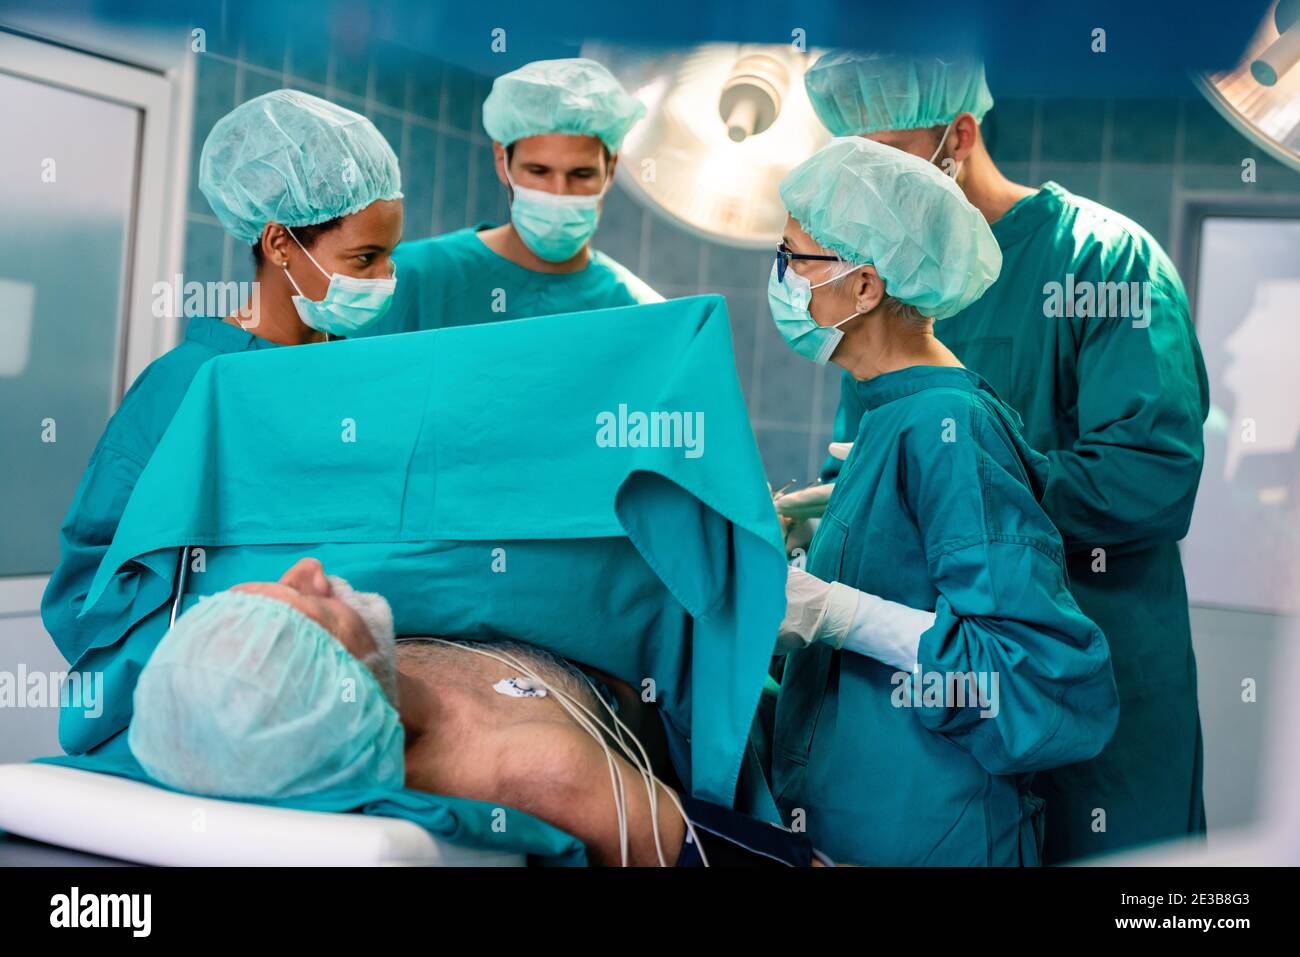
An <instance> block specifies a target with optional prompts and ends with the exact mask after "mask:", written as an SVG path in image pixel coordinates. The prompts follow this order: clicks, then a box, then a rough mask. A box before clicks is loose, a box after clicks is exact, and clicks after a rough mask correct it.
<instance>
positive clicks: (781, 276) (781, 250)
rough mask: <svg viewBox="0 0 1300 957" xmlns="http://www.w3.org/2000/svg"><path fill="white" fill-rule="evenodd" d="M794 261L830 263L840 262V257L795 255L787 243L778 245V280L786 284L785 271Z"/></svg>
mask: <svg viewBox="0 0 1300 957" xmlns="http://www.w3.org/2000/svg"><path fill="white" fill-rule="evenodd" d="M792 259H811V260H815V261H818V262H830V263H835V262H839V261H840V257H839V256H814V255H812V254H811V253H793V252H791V251H790V250H789V248H788V247H787V246H786V244H785V243H778V244H777V247H776V278H777V280H778V281H780V282H785V271H786V270H787V269H789V268H790V260H792Z"/></svg>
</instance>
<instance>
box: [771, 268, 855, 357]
mask: <svg viewBox="0 0 1300 957" xmlns="http://www.w3.org/2000/svg"><path fill="white" fill-rule="evenodd" d="M853 268H854V269H856V268H857V267H856V266H854V267H853ZM842 275H845V274H844V273H840V274H839V275H835V276H832V277H831V278H830V279H825V280H823V281H822V282H819V283H816V284H813V283H810V282H809V281H808V280H807V279H805V278H804V277H803V276H801V275H799V274H798V273H797V272H795V271H794V270H793V269H787V270H786V271H785V278H784V279H778V278H777V268H776V263H773V264H772V275H771V276H769V277H768V280H767V304H768V307H769V308H770V309H771V310H772V319H773V320H774V321H775V322H776V331H777V332H779V333H781V337H782V338H783V339H785V341H786V342H787V343H788V344H789V346H790V348H791V349H793V350H794V351H795V352H797V353H799V355H801V356H803V357H804V358H805V359H811V360H812V361H813V362H816V363H817V364H818V365H825V364H826V362H827V360H828V359H830V357H831V353H833V352H834V351H835V347H836V346H838V345H839V344H840V340H841V339H843V338H844V333H843V332H841V331H840V326H842V325H844V323H846V322H848V321H849V320H850V319H854V318H856V317H857V316H858V315H859V314H858V313H856V312H855V313H854V314H853V315H851V316H846V317H845V318H843V319H841V320H840V321H839V322H837V323H835V324H834V325H832V326H822V325H818V323H817V320H816V319H814V318H813V317H812V313H810V312H809V311H808V308H809V306H811V305H812V291H813V290H814V289H816V288H817V287H818V286H824V285H826V284H827V283H828V282H834V281H835V280H836V279H838V278H840V276H842Z"/></svg>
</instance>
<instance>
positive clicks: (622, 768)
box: [489, 721, 685, 866]
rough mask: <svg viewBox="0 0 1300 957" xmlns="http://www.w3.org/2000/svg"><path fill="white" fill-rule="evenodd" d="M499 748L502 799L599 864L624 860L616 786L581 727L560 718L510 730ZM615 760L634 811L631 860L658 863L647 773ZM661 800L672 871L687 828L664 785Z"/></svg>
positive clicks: (666, 854) (630, 829)
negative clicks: (562, 834)
mask: <svg viewBox="0 0 1300 957" xmlns="http://www.w3.org/2000/svg"><path fill="white" fill-rule="evenodd" d="M498 744H499V750H498V756H499V757H498V761H497V769H498V773H499V778H498V783H499V787H500V790H499V792H498V795H497V796H496V798H494V799H495V800H500V801H501V802H502V803H504V804H507V805H509V806H510V807H515V808H518V809H519V810H521V811H526V812H528V813H529V814H532V815H533V816H534V817H538V818H541V819H542V820H543V821H546V822H548V823H550V824H553V825H555V826H556V827H558V828H560V829H561V830H563V831H566V832H568V833H569V834H572V835H573V836H574V837H576V838H578V839H579V840H581V841H582V842H583V843H584V844H586V846H587V851H588V856H589V857H590V858H591V862H592V863H593V864H597V865H613V866H617V865H618V864H619V863H621V856H620V850H619V832H618V815H617V813H616V811H615V807H614V797H613V781H612V779H611V776H610V770H609V764H608V762H607V761H606V758H605V753H604V751H602V750H601V747H600V745H598V744H597V743H596V742H595V741H594V740H593V739H592V738H591V737H590V736H589V735H587V733H586V732H584V731H583V730H582V729H580V728H578V727H576V726H573V725H562V724H558V723H556V722H554V721H538V722H534V723H525V724H518V725H514V726H512V727H510V728H507V729H503V731H502V732H501V735H500V739H499V741H498ZM614 760H615V767H616V768H617V769H618V772H619V774H620V775H621V776H622V781H623V793H624V797H625V801H626V806H627V821H628V863H629V864H631V865H634V866H637V865H641V866H654V865H656V864H658V863H659V858H658V856H657V854H656V851H655V844H654V831H653V830H652V829H651V816H650V796H649V794H648V793H647V791H646V787H645V784H644V782H643V779H642V777H641V775H640V774H639V773H638V772H637V771H635V770H634V769H633V768H632V766H631V765H630V764H629V763H628V762H627V761H625V760H624V759H623V758H622V757H619V756H617V755H615V758H614ZM657 798H658V805H659V815H658V816H659V839H660V844H661V846H662V848H663V853H664V861H665V863H667V864H668V865H670V866H671V865H672V864H674V863H676V860H677V853H678V851H679V850H680V849H681V845H682V839H683V837H684V836H685V825H684V824H683V823H682V817H681V815H680V814H679V813H678V811H677V806H676V804H674V803H673V800H672V797H671V795H670V792H669V791H668V789H667V788H665V787H663V786H662V785H659V786H657ZM492 799H493V798H489V800H492ZM507 826H509V825H508V824H507Z"/></svg>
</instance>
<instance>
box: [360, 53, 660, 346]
mask: <svg viewBox="0 0 1300 957" xmlns="http://www.w3.org/2000/svg"><path fill="white" fill-rule="evenodd" d="M644 113H645V107H644V106H642V105H641V103H640V102H639V101H638V100H637V99H636V98H635V97H633V96H631V95H629V94H628V93H627V91H626V90H624V89H623V87H622V86H621V85H620V84H619V82H618V80H616V79H615V78H614V77H613V75H612V74H611V73H610V72H609V71H608V70H606V69H605V68H604V67H603V66H601V65H600V64H599V63H596V62H595V61H594V60H587V59H570V60H538V61H536V62H533V63H529V64H527V65H525V66H523V67H520V68H519V69H518V70H514V71H513V72H510V73H507V74H505V75H503V76H499V77H497V79H496V80H495V81H494V82H493V84H492V92H491V93H490V94H489V95H488V98H487V100H486V101H484V103H483V128H484V129H485V130H486V131H487V134H488V136H490V137H491V138H492V142H493V145H492V153H493V156H494V158H495V161H496V175H497V178H498V179H499V180H500V181H501V184H502V185H503V186H504V187H505V188H506V190H507V191H508V193H509V196H510V221H509V222H507V223H505V224H504V225H500V226H495V225H492V224H491V223H478V224H476V225H474V226H470V227H466V228H464V229H458V230H455V231H454V232H450V233H447V234H445V235H442V236H435V237H432V238H429V239H420V240H415V241H411V242H406V243H403V244H402V245H401V247H400V248H398V250H397V252H396V254H395V256H394V259H395V260H396V262H397V273H398V277H399V278H400V279H401V282H400V283H399V285H398V291H397V295H396V297H395V299H394V302H393V307H392V310H391V311H390V312H389V315H388V316H387V317H386V318H385V319H384V321H383V322H381V323H378V324H377V325H376V326H375V327H374V329H373V330H372V331H373V332H374V333H375V334H382V333H391V332H414V331H417V330H421V329H436V328H445V327H448V326H464V325H473V324H476V323H481V322H496V321H498V320H502V319H523V318H528V317H531V316H544V315H550V314H553V313H561V312H576V311H582V310H586V309H607V308H611V307H614V306H629V305H635V304H637V303H643V302H660V301H662V299H663V297H662V296H660V295H659V294H658V293H656V292H655V291H654V290H653V289H651V288H650V287H649V286H647V285H646V284H645V283H644V282H642V281H641V280H640V279H638V278H637V277H636V276H635V275H633V274H632V273H631V272H630V271H629V270H628V269H626V268H625V267H624V266H622V265H620V264H619V263H617V262H615V261H614V260H613V259H611V258H610V257H609V256H606V255H604V254H603V253H600V252H597V251H596V250H594V249H592V248H591V238H592V236H593V234H594V233H595V231H596V226H597V224H598V223H599V221H600V213H601V208H602V206H603V203H604V199H605V195H606V193H607V192H608V191H609V189H610V188H611V187H612V185H613V182H614V169H615V167H616V166H617V164H618V151H619V148H620V147H621V146H622V144H623V138H624V136H626V135H627V132H628V130H630V129H631V128H632V126H633V124H635V123H636V122H637V121H638V120H639V119H641V117H642V116H643V115H644Z"/></svg>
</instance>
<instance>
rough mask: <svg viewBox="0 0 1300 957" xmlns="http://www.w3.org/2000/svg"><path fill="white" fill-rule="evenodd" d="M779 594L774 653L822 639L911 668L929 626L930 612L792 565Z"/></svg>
mask: <svg viewBox="0 0 1300 957" xmlns="http://www.w3.org/2000/svg"><path fill="white" fill-rule="evenodd" d="M785 599H786V609H785V618H784V619H783V620H782V622H781V627H780V629H779V631H778V632H777V642H776V653H777V654H789V653H790V652H791V651H796V650H798V649H800V648H806V647H808V646H809V645H811V644H812V643H813V642H815V641H823V642H825V643H827V644H829V645H831V646H833V647H835V648H843V649H844V650H846V651H852V652H854V653H856V654H859V655H865V656H867V657H869V658H875V659H876V660H877V661H881V662H884V663H885V664H887V665H893V666H894V667H895V668H898V669H899V670H900V671H911V670H912V668H913V667H914V666H915V664H916V660H917V655H918V653H919V650H920V646H921V636H922V635H923V634H925V632H927V631H928V630H929V629H930V628H931V627H932V626H933V625H934V612H932V611H922V610H920V609H917V608H910V607H908V606H907V605H902V604H899V603H898V602H895V601H888V600H886V599H884V598H880V597H878V596H876V595H872V594H869V593H868V592H864V591H858V589H856V588H851V587H849V586H848V585H843V584H840V583H839V582H824V581H822V580H821V579H820V578H817V577H816V576H814V575H810V574H808V573H807V572H805V571H803V570H801V569H798V568H790V569H789V571H788V572H787V573H786V585H785Z"/></svg>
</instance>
